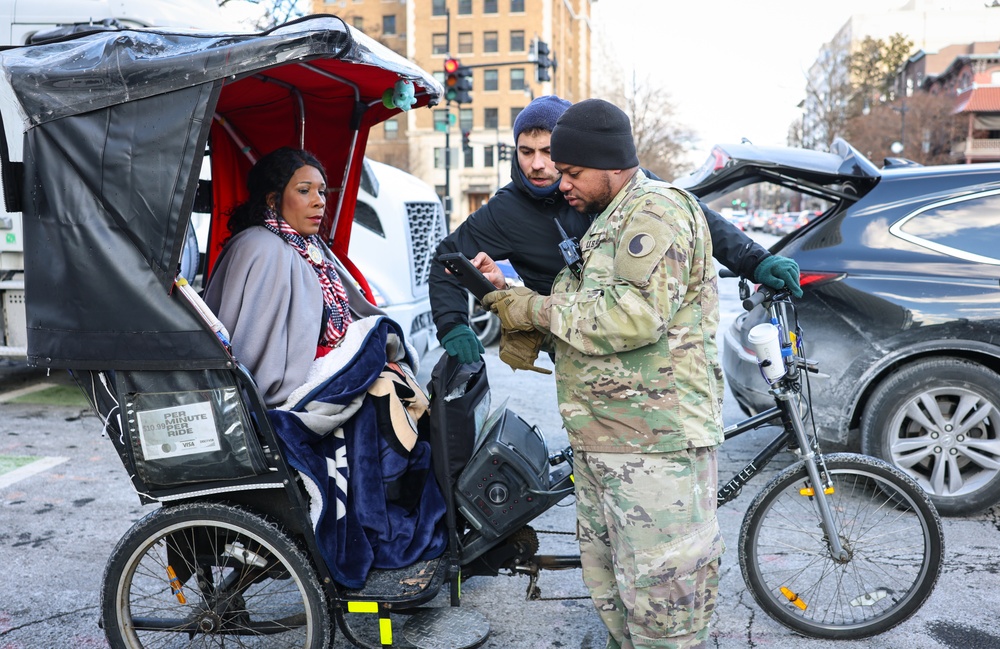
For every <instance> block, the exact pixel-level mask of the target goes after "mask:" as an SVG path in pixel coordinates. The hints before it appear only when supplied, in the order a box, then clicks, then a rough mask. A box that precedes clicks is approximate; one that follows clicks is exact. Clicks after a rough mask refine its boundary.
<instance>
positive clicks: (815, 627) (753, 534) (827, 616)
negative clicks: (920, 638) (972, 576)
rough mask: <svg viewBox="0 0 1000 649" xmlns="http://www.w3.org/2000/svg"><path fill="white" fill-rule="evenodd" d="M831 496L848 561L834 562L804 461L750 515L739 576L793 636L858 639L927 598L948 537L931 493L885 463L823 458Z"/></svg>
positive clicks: (849, 456) (760, 497)
mask: <svg viewBox="0 0 1000 649" xmlns="http://www.w3.org/2000/svg"><path fill="white" fill-rule="evenodd" d="M825 463H826V468H827V470H828V472H829V477H830V480H831V482H832V484H833V487H834V491H833V493H831V494H828V495H827V496H826V498H827V501H828V502H829V504H830V509H831V511H832V512H833V516H834V519H835V521H836V526H837V529H838V530H839V534H840V542H841V544H843V546H844V549H845V550H846V551H847V553H848V558H847V560H846V561H836V560H834V558H833V557H832V556H831V553H830V549H829V545H828V543H827V540H826V535H825V534H824V532H823V529H822V527H821V524H820V520H819V512H818V509H817V507H816V504H815V502H814V498H813V497H810V496H809V492H808V491H806V490H808V489H811V488H812V487H813V486H814V485H812V483H811V481H810V480H809V476H808V475H807V473H806V468H805V465H804V464H803V463H802V462H799V463H796V464H794V465H793V466H791V467H788V468H787V469H785V470H784V471H782V472H781V473H779V474H778V475H777V476H775V477H774V478H773V479H772V480H771V481H770V482H768V484H767V485H765V487H764V489H763V490H762V491H761V492H760V493H759V494H757V497H756V498H754V500H753V502H752V503H751V504H750V507H749V508H748V509H747V513H746V516H745V517H744V519H743V525H742V528H741V529H740V540H739V548H740V568H741V569H742V571H743V579H744V580H745V581H746V584H747V587H748V588H749V589H750V592H751V593H752V594H753V597H754V599H755V600H756V601H757V604H758V605H760V607H761V608H762V609H764V611H765V612H766V613H767V614H768V615H770V616H771V617H772V618H774V619H775V620H777V621H778V622H780V623H781V624H784V625H785V626H787V627H788V628H790V629H792V630H794V631H797V632H799V633H802V634H804V635H808V636H813V637H817V638H830V639H852V638H864V637H868V636H872V635H876V634H879V633H882V632H884V631H887V630H888V629H891V628H892V627H894V626H896V625H897V624H899V623H900V622H902V621H903V620H905V619H907V618H908V617H910V616H911V615H913V613H915V612H916V611H917V610H918V609H919V608H920V607H921V605H923V603H924V601H926V599H927V598H928V597H929V596H930V594H931V591H932V590H933V589H934V584H935V582H936V581H937V578H938V574H939V573H940V570H941V557H942V554H943V552H944V533H943V531H942V528H941V518H940V517H939V516H938V513H937V510H936V509H934V506H933V505H932V504H931V502H930V500H929V499H928V498H927V495H926V494H925V493H924V491H923V490H922V489H920V487H918V486H917V485H916V483H915V482H913V481H912V480H911V479H910V478H908V477H907V476H906V475H905V474H903V473H902V472H901V471H899V470H897V469H895V468H894V467H892V466H891V465H889V464H888V463H886V462H883V461H882V460H879V459H876V458H873V457H868V456H865V455H857V454H853V453H838V454H833V455H827V456H825Z"/></svg>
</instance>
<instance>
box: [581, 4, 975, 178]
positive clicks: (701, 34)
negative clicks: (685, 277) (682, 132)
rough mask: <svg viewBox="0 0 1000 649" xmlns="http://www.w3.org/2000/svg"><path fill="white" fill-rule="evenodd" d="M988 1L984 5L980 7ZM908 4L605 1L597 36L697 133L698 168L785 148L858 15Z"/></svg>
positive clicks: (598, 7)
mask: <svg viewBox="0 0 1000 649" xmlns="http://www.w3.org/2000/svg"><path fill="white" fill-rule="evenodd" d="M983 1H985V0H983ZM905 4H906V2H905V0H832V1H830V0H700V1H695V2H688V1H682V0H599V1H598V2H595V3H594V4H593V5H591V6H592V19H593V24H594V29H595V31H601V32H604V33H606V34H607V36H608V38H609V39H610V41H611V43H612V47H613V48H614V52H615V57H616V58H617V59H618V60H619V61H620V62H621V64H622V65H623V67H624V68H625V69H626V70H632V69H634V70H635V73H636V78H637V79H638V80H639V81H640V82H641V81H643V80H644V79H646V78H648V79H649V80H650V83H652V84H653V85H654V86H655V87H662V88H665V89H666V90H667V92H668V94H669V95H670V100H671V103H673V105H674V107H675V108H676V110H677V117H678V121H680V122H681V123H682V124H685V125H686V126H688V127H689V128H690V129H692V130H693V131H695V134H696V135H697V137H698V141H697V142H696V144H695V147H694V151H693V152H692V153H691V160H690V162H691V163H692V164H695V165H696V164H700V163H701V162H702V161H703V160H705V158H706V157H707V156H708V153H709V151H710V150H711V148H712V145H713V144H715V143H718V142H740V141H741V139H742V138H747V139H748V140H750V141H751V142H752V143H754V144H758V145H775V146H784V145H785V142H786V136H787V132H788V126H789V125H790V124H791V123H792V121H793V120H795V118H796V117H797V116H799V115H800V114H801V111H800V109H799V108H797V104H798V103H799V102H800V101H802V99H804V98H805V85H806V83H805V79H806V72H807V71H808V69H809V67H810V66H811V65H812V63H813V62H814V61H815V60H816V56H817V53H818V52H819V50H820V48H821V47H822V46H823V44H824V43H826V42H828V41H829V40H830V39H831V38H833V36H834V35H835V34H836V33H837V31H838V30H839V29H840V28H841V27H842V26H843V25H844V24H845V23H846V22H847V21H848V19H849V18H850V17H851V15H853V14H855V13H881V12H885V11H889V10H891V9H897V8H899V7H901V6H903V5H905Z"/></svg>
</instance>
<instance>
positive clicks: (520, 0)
mask: <svg viewBox="0 0 1000 649" xmlns="http://www.w3.org/2000/svg"><path fill="white" fill-rule="evenodd" d="M510 12H511V13H512V14H523V13H524V0H510Z"/></svg>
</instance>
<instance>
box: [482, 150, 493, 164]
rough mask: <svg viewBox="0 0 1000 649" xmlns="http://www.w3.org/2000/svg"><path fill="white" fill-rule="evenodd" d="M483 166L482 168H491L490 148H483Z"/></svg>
mask: <svg viewBox="0 0 1000 649" xmlns="http://www.w3.org/2000/svg"><path fill="white" fill-rule="evenodd" d="M483 166H484V167H492V166H493V147H491V146H484V147H483Z"/></svg>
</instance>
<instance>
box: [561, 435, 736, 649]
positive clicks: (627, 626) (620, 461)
mask: <svg viewBox="0 0 1000 649" xmlns="http://www.w3.org/2000/svg"><path fill="white" fill-rule="evenodd" d="M573 472H574V474H575V480H576V498H577V526H578V532H579V536H580V556H581V560H582V563H583V579H584V581H585V582H586V584H587V588H588V589H589V590H590V596H591V599H592V600H593V602H594V605H595V606H596V607H597V611H598V613H599V614H600V616H601V618H602V619H603V621H604V623H605V624H606V625H607V627H608V631H609V634H610V638H609V639H608V647H609V648H612V649H617V648H618V647H622V648H623V649H640V648H646V647H655V648H657V649H681V648H684V649H688V648H691V647H701V646H704V643H705V642H706V640H707V639H708V631H709V622H710V621H711V617H712V610H713V609H714V607H715V599H716V594H717V593H718V589H719V557H720V556H721V555H722V552H723V550H724V547H725V546H724V544H723V541H722V534H721V532H720V530H719V524H718V520H717V519H716V516H715V509H716V491H717V485H718V466H717V462H716V451H715V447H712V448H697V449H690V450H685V451H678V452H676V453H648V454H631V453H587V452H578V453H577V454H576V456H575V458H574V470H573Z"/></svg>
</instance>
